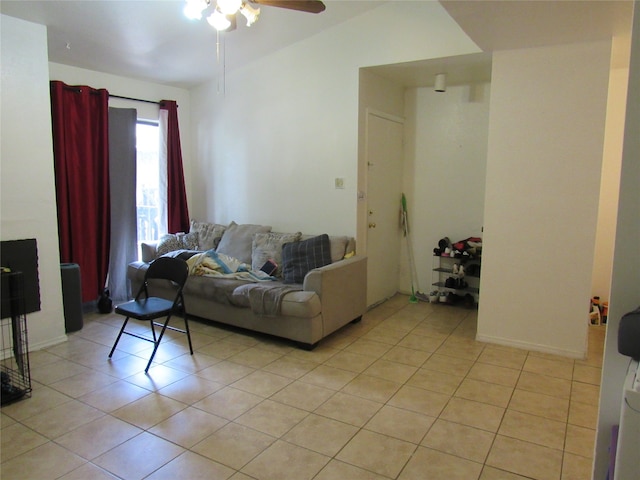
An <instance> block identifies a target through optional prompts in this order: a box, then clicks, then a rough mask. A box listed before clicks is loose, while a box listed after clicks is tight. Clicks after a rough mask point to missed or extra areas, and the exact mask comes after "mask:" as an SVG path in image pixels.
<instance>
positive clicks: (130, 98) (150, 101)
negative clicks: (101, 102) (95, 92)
mask: <svg viewBox="0 0 640 480" xmlns="http://www.w3.org/2000/svg"><path fill="white" fill-rule="evenodd" d="M109 97H112V98H121V99H122V100H133V101H134V102H144V103H153V104H155V105H160V102H154V101H153V100H143V99H141V98H133V97H122V96H120V95H112V94H109Z"/></svg>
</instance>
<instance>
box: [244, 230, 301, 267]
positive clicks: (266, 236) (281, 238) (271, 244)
mask: <svg viewBox="0 0 640 480" xmlns="http://www.w3.org/2000/svg"><path fill="white" fill-rule="evenodd" d="M301 236H302V232H296V233H274V232H269V233H256V234H255V235H254V236H253V244H252V250H251V269H252V270H260V267H262V265H264V262H266V261H267V260H273V261H274V262H275V263H276V264H277V265H278V268H276V270H275V271H274V272H273V273H272V274H271V275H273V276H274V277H280V276H282V246H283V245H284V244H285V243H291V242H298V241H300V237H301Z"/></svg>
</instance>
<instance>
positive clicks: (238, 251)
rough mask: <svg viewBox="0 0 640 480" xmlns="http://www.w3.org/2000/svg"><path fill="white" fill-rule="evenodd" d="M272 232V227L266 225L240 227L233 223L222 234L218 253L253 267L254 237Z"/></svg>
mask: <svg viewBox="0 0 640 480" xmlns="http://www.w3.org/2000/svg"><path fill="white" fill-rule="evenodd" d="M270 231H271V227H270V226H266V225H251V224H244V225H238V224H237V223H236V222H231V223H230V224H229V226H228V227H227V229H226V230H225V231H224V233H223V234H222V238H221V239H220V244H219V245H218V247H217V248H216V252H218V253H224V254H225V255H229V256H230V257H233V258H237V259H238V260H240V261H241V262H243V263H248V264H249V265H251V247H252V243H253V235H255V234H256V233H267V232H270Z"/></svg>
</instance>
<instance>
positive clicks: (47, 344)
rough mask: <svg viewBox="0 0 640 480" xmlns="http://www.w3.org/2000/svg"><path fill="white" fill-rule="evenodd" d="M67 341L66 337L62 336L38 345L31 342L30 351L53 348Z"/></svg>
mask: <svg viewBox="0 0 640 480" xmlns="http://www.w3.org/2000/svg"><path fill="white" fill-rule="evenodd" d="M67 340H68V338H67V336H66V335H61V336H59V337H56V338H50V339H49V340H47V341H46V342H40V343H36V344H34V343H31V342H29V351H30V352H35V351H36V350H42V349H43V348H48V347H53V346H54V345H58V344H60V343H63V342H66V341H67Z"/></svg>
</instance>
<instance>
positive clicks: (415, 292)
mask: <svg viewBox="0 0 640 480" xmlns="http://www.w3.org/2000/svg"><path fill="white" fill-rule="evenodd" d="M402 228H403V231H404V236H405V237H406V239H407V251H408V253H409V270H410V272H411V296H410V297H409V303H418V297H422V298H426V296H425V295H424V294H423V293H420V285H418V272H417V271H416V264H415V261H414V259H413V245H412V244H411V235H410V234H409V213H408V211H407V198H406V197H405V195H404V193H403V194H402ZM414 282H415V287H414Z"/></svg>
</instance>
